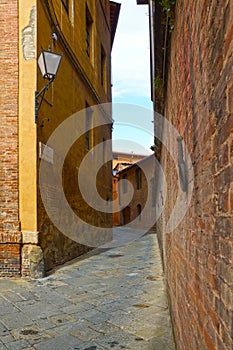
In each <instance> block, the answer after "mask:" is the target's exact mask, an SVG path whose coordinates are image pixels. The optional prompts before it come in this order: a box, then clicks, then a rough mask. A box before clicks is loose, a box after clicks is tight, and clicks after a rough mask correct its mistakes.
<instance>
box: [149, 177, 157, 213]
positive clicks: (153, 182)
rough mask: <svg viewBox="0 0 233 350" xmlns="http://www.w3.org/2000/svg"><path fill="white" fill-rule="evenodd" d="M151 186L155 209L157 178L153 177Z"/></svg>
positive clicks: (152, 203)
mask: <svg viewBox="0 0 233 350" xmlns="http://www.w3.org/2000/svg"><path fill="white" fill-rule="evenodd" d="M150 184H151V206H152V207H155V205H156V188H155V178H154V177H153V178H152V179H151V180H150Z"/></svg>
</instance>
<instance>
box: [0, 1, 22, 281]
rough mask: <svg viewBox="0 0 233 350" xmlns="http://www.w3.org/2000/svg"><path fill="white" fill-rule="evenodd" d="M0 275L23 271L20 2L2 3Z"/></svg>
mask: <svg viewBox="0 0 233 350" xmlns="http://www.w3.org/2000/svg"><path fill="white" fill-rule="evenodd" d="M0 18H1V26H0V46H1V60H0V71H1V75H0V81H1V84H0V96H1V103H0V116H1V123H0V157H1V158H0V188H1V189H0V208H1V212H0V276H2V275H5V276H10V275H18V274H19V273H20V244H19V243H20V241H21V235H20V233H19V230H20V227H19V221H18V1H17V0H2V1H1V3H0Z"/></svg>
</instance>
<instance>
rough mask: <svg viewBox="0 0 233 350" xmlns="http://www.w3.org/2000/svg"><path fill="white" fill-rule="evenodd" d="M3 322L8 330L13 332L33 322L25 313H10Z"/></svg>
mask: <svg viewBox="0 0 233 350" xmlns="http://www.w3.org/2000/svg"><path fill="white" fill-rule="evenodd" d="M1 322H2V323H3V324H4V325H5V326H6V328H7V329H9V330H12V329H16V328H19V327H25V326H29V325H30V324H32V320H31V319H30V318H29V317H27V316H26V314H25V313H23V312H16V313H10V314H7V315H5V316H4V318H2V320H1Z"/></svg>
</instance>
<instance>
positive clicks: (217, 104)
mask: <svg viewBox="0 0 233 350" xmlns="http://www.w3.org/2000/svg"><path fill="white" fill-rule="evenodd" d="M138 2H141V1H138ZM145 2H146V1H145ZM145 2H144V3H145ZM147 3H148V4H149V9H150V10H149V13H150V23H151V43H152V44H151V51H152V52H151V57H152V70H151V72H152V90H153V93H152V97H153V101H154V106H155V111H156V112H158V113H160V114H161V115H163V116H164V117H165V118H166V120H168V121H169V122H171V123H172V125H173V126H174V128H175V130H177V131H178V133H179V135H180V136H181V138H179V139H178V140H177V138H174V137H173V135H172V132H171V129H170V130H169V128H168V129H165V125H164V122H163V120H162V118H159V117H158V116H157V117H155V134H156V139H155V146H154V149H155V154H156V156H157V158H158V159H159V160H160V163H161V166H162V169H163V171H164V174H165V178H166V183H167V188H168V191H167V198H166V202H165V206H164V210H163V213H162V215H161V217H160V219H159V220H158V222H157V233H158V237H159V241H160V246H161V250H162V256H163V263H164V269H165V274H166V280H167V290H168V295H169V299H170V308H171V314H172V318H173V324H174V330H175V335H176V340H177V347H178V349H182V350H186V349H192V350H197V349H198V350H199V349H203V350H204V349H216V350H217V349H219V350H220V349H221V350H223V349H224V350H227V349H231V348H232V345H233V334H232V326H233V323H232V322H233V321H232V320H233V310H232V300H233V294H232V282H233V260H232V259H233V245H232V238H233V236H232V234H233V212H232V210H233V201H232V198H233V196H232V193H233V192H232V188H233V177H232V175H233V168H232V160H233V158H232V142H233V132H232V130H233V106H232V87H233V75H232V64H233V40H232V32H233V30H232V28H233V27H232V15H233V3H232V2H231V1H217V0H216V1H179V0H177V1H176V2H174V1H168V2H163V1H162V2H158V1H152V0H151V1H147ZM162 135H163V136H162ZM166 137H167V139H168V140H170V148H169V149H167V148H166V147H164V144H165V139H166ZM181 146H182V148H183V154H181V153H182V152H181ZM174 150H175V156H174V157H173V159H172V157H171V154H172V152H173V151H174ZM173 154H174V152H173ZM189 156H190V159H191V166H190V167H186V169H185V165H187V161H188V157H189ZM181 158H182V162H181ZM181 163H182V164H183V169H185V171H182V170H181V169H180V171H178V168H179V167H180V165H181ZM177 165H179V166H178V167H177ZM184 178H186V181H187V183H186V186H184ZM178 195H179V196H180V198H181V199H182V203H183V204H185V203H188V201H189V199H190V198H191V201H190V203H189V204H188V205H187V208H186V209H187V210H186V215H185V216H184V218H183V220H182V221H181V222H180V224H178V225H175V226H174V227H173V230H168V229H167V228H168V226H167V223H168V221H169V218H170V217H171V214H172V212H173V209H174V207H175V204H176V202H177V198H178ZM157 204H158V205H161V200H160V198H159V197H158V198H157Z"/></svg>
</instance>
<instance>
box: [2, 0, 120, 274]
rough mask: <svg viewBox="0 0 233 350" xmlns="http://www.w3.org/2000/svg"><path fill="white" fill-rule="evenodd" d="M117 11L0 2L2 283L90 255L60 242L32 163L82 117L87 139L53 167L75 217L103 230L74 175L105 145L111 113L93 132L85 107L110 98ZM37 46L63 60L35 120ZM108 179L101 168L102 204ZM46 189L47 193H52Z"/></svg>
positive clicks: (102, 5) (103, 219)
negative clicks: (60, 129) (75, 117)
mask: <svg viewBox="0 0 233 350" xmlns="http://www.w3.org/2000/svg"><path fill="white" fill-rule="evenodd" d="M119 10H120V5H119V4H117V3H114V2H112V1H107V0H101V1H98V2H93V1H88V0H87V1H84V0H83V1H79V2H76V1H74V0H68V1H64V0H48V1H33V0H32V1H24V0H22V1H20V2H18V1H8V2H4V3H1V5H0V11H1V18H4V20H3V25H1V28H0V30H1V39H0V40H1V44H2V48H3V49H2V52H3V55H4V57H3V59H2V60H1V95H2V97H4V98H3V99H2V103H1V118H2V122H1V126H0V131H1V137H0V142H1V166H0V172H1V178H0V184H1V217H0V220H1V221H0V222H1V226H0V227H1V234H0V252H1V253H0V275H1V276H19V275H22V276H31V277H36V276H41V275H43V272H44V270H45V271H47V270H49V269H51V268H52V267H54V266H56V265H58V264H61V263H63V262H65V261H67V260H69V259H71V258H73V257H75V256H78V255H80V254H82V253H83V252H85V251H87V250H89V249H90V247H88V246H86V245H85V244H80V243H79V242H77V241H75V240H72V239H71V238H68V237H67V236H66V235H64V234H63V233H62V232H60V231H59V229H58V228H57V227H56V225H54V223H53V222H52V221H51V220H50V217H49V216H48V214H47V212H46V210H45V208H44V203H43V201H42V199H41V194H40V190H41V189H40V186H39V185H40V183H39V182H40V173H39V172H40V164H41V162H42V160H43V161H44V159H45V156H46V154H44V156H43V152H42V151H43V150H44V149H45V148H46V147H45V145H46V143H47V141H48V140H49V138H50V136H51V135H52V134H53V132H54V131H55V130H56V129H57V128H58V126H59V125H61V123H63V122H64V121H66V120H67V119H68V118H69V117H70V116H72V115H74V114H75V113H77V112H79V111H81V110H84V112H83V113H84V114H85V115H84V119H85V122H84V123H85V126H84V129H85V128H86V129H85V130H87V132H85V133H83V135H81V136H80V137H79V139H78V140H76V141H75V142H74V144H73V145H71V147H70V149H69V151H68V152H67V155H66V157H65V161H64V166H63V170H62V184H63V191H64V193H65V196H66V198H67V201H68V203H69V205H70V207H71V208H72V210H73V211H74V213H75V214H76V215H78V216H79V217H80V218H81V219H82V220H84V221H87V222H88V221H90V222H91V224H92V225H96V226H97V227H98V226H99V227H101V226H102V225H103V223H105V225H106V226H108V227H110V226H111V222H112V218H111V216H110V215H107V214H101V212H100V211H95V215H93V208H91V207H90V206H89V205H87V204H86V203H85V201H84V200H83V199H82V196H81V193H80V190H79V188H78V180H77V178H78V177H77V173H78V171H79V167H80V164H81V161H82V159H83V158H84V157H85V156H86V155H87V154H88V153H89V152H90V151H91V150H92V149H93V148H94V147H95V146H96V145H97V144H99V143H104V142H105V141H107V140H111V128H112V120H111V111H110V110H109V111H108V112H105V111H104V112H103V113H100V114H101V115H102V118H103V119H104V120H105V122H104V126H101V127H100V126H99V127H98V126H97V127H96V128H92V127H91V126H92V122H93V118H95V116H94V112H93V111H92V108H91V107H92V106H96V105H100V104H103V103H107V102H110V101H111V48H112V44H113V39H114V34H115V30H116V26H117V20H118V16H119ZM42 48H43V49H45V50H48V51H49V50H50V51H53V52H56V53H58V54H62V61H61V65H60V67H59V72H58V75H57V77H56V79H55V81H54V82H53V83H52V84H51V86H50V88H49V90H48V91H46V93H45V98H44V100H43V103H42V104H41V108H40V110H39V114H38V122H37V123H35V100H34V97H35V91H40V90H41V89H42V88H43V86H44V85H45V81H44V80H43V79H42V78H41V74H40V72H39V69H38V67H37V57H38V56H39V54H40V52H41V49H42ZM61 144H62V139H61ZM49 151H51V152H52V153H51V152H50V155H51V154H52V162H53V159H56V157H58V155H57V154H56V152H55V150H53V149H52V150H49V148H47V153H49ZM50 162H51V159H50ZM111 172H112V170H111V162H107V163H106V164H105V165H104V166H103V167H102V168H101V170H100V173H99V175H98V177H97V188H99V189H100V192H101V196H102V197H103V198H104V199H105V200H107V199H108V198H109V197H110V196H111V191H112V190H111V186H112V185H111ZM87 181H88V174H87ZM53 185H54V184H51V187H50V193H48V194H47V195H48V196H52V193H54V192H56V191H57V188H56V186H54V188H53ZM51 200H52V198H51ZM53 205H54V203H53ZM56 206H58V205H56ZM57 209H59V208H57ZM59 215H61V220H64V219H65V218H64V217H63V216H62V215H63V214H62V212H61V213H60V214H59ZM93 218H94V219H93ZM67 226H69V223H67ZM97 230H98V229H97ZM80 234H82V225H80ZM83 234H84V232H83Z"/></svg>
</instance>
